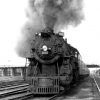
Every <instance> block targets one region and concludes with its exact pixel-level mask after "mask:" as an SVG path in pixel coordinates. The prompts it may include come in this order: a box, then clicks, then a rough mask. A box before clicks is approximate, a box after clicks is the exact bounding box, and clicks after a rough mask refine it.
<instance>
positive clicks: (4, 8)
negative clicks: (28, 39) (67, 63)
mask: <svg viewBox="0 0 100 100" xmlns="http://www.w3.org/2000/svg"><path fill="white" fill-rule="evenodd" d="M83 1H84V5H83V7H84V8H83V13H84V16H85V18H84V20H83V21H82V23H81V24H79V25H78V26H77V27H72V26H69V28H68V29H67V30H64V32H65V37H66V38H67V41H68V43H70V44H71V45H72V46H74V47H76V48H77V49H78V50H79V52H80V54H81V56H82V60H83V61H84V62H85V63H86V64H100V46H99V43H100V11H99V10H100V0H83ZM27 6H28V0H0V65H25V58H21V57H19V56H18V55H17V54H16V52H15V48H16V45H17V43H18V40H19V39H20V37H21V29H22V27H23V26H24V25H25V22H26V21H27V17H26V12H25V11H26V9H27ZM19 45H20V44H19Z"/></svg>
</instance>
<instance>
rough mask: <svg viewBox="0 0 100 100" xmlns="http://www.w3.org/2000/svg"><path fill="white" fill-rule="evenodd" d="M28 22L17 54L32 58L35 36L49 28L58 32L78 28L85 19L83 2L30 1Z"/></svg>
mask: <svg viewBox="0 0 100 100" xmlns="http://www.w3.org/2000/svg"><path fill="white" fill-rule="evenodd" d="M27 16H28V19H29V20H28V22H27V23H26V25H25V26H24V28H23V29H22V33H23V34H22V40H21V41H19V43H18V45H20V46H18V47H17V52H18V54H19V55H20V56H22V57H30V56H31V49H32V45H33V40H34V34H35V33H36V32H39V31H40V30H42V29H44V28H46V27H49V28H52V29H53V30H54V32H58V31H60V30H62V29H63V28H66V29H67V28H68V25H73V26H77V25H78V24H80V23H81V20H82V19H83V14H82V0H29V9H28V10H27Z"/></svg>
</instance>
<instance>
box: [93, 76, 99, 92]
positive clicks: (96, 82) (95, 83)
mask: <svg viewBox="0 0 100 100" xmlns="http://www.w3.org/2000/svg"><path fill="white" fill-rule="evenodd" d="M92 77H93V80H94V82H95V84H96V87H97V89H98V91H99V94H100V88H99V85H98V83H97V82H96V80H95V78H94V76H92Z"/></svg>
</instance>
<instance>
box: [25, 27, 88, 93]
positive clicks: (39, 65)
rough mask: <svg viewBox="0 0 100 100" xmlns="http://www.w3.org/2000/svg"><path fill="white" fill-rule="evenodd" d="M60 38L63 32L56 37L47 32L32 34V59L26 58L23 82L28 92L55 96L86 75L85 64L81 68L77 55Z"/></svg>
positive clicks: (47, 29)
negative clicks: (26, 64) (27, 85)
mask: <svg viewBox="0 0 100 100" xmlns="http://www.w3.org/2000/svg"><path fill="white" fill-rule="evenodd" d="M63 35H64V34H63V33H62V32H59V33H57V34H55V33H54V32H53V30H52V29H50V28H46V29H44V30H42V31H41V32H40V33H36V34H35V36H34V39H33V44H32V50H31V54H32V56H31V57H29V58H27V59H28V62H29V64H28V67H27V71H26V80H27V82H28V83H29V88H28V90H29V91H30V92H32V93H34V94H56V93H59V92H60V91H61V90H64V89H66V88H69V87H70V85H72V84H74V83H75V82H77V81H78V80H79V76H80V75H89V71H88V69H87V68H86V66H85V64H84V66H82V65H83V63H82V60H81V59H80V58H81V57H80V53H79V51H78V50H77V49H76V48H74V47H72V46H71V45H70V44H68V43H67V41H66V39H64V38H63ZM84 69H85V70H84ZM80 70H83V73H82V71H80ZM84 71H85V73H84Z"/></svg>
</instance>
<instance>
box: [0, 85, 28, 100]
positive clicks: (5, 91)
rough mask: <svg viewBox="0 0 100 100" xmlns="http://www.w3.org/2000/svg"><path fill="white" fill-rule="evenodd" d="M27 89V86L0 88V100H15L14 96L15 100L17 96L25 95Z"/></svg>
mask: <svg viewBox="0 0 100 100" xmlns="http://www.w3.org/2000/svg"><path fill="white" fill-rule="evenodd" d="M27 88H28V84H21V85H17V86H10V87H4V88H0V100H10V99H12V100H13V98H15V95H16V98H17V95H19V96H21V95H20V94H22V93H25V92H26V93H27ZM24 95H25V94H24Z"/></svg>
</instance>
